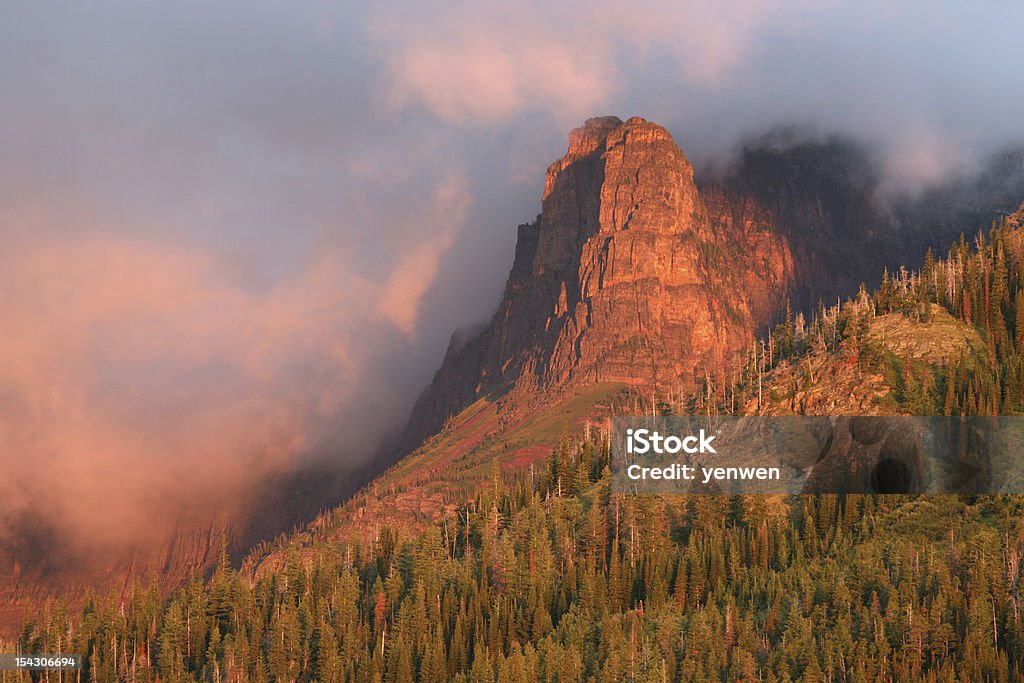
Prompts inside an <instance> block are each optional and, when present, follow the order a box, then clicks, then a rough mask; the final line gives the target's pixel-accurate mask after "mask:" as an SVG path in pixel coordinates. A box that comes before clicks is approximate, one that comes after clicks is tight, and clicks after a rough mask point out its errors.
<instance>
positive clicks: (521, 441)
mask: <svg viewBox="0 0 1024 683" xmlns="http://www.w3.org/2000/svg"><path fill="white" fill-rule="evenodd" d="M624 392H625V388H624V387H623V386H622V385H618V384H598V385H593V386H588V387H584V388H582V389H579V390H578V391H576V392H574V393H572V394H571V395H569V396H567V397H565V398H564V399H563V400H561V401H559V402H557V403H555V404H554V405H551V406H548V407H547V408H544V409H542V410H538V411H536V412H533V413H531V414H529V415H526V416H525V417H524V418H523V419H521V420H520V421H518V422H516V423H514V424H511V425H506V424H504V423H503V421H502V406H501V403H500V402H496V401H493V400H490V399H488V398H482V399H480V400H479V401H477V402H476V403H474V404H473V405H471V406H469V407H468V408H466V409H465V410H463V411H462V412H461V413H459V414H458V415H456V416H455V417H453V418H452V419H451V420H449V421H448V423H447V424H446V425H445V427H444V429H443V430H442V431H441V432H440V433H438V434H437V435H435V436H433V437H431V438H430V439H428V440H427V441H426V442H425V443H424V444H423V445H422V446H420V447H419V448H418V449H416V450H415V451H413V452H412V453H410V454H409V455H408V456H406V457H405V458H403V459H402V460H400V461H399V462H398V463H396V464H395V465H393V466H392V467H391V468H390V469H388V470H387V471H386V472H384V473H383V474H382V475H380V476H379V477H378V478H377V479H375V480H374V481H373V482H372V483H370V484H369V485H368V486H367V487H366V488H365V489H363V490H362V491H361V492H360V493H359V494H357V495H356V496H355V497H353V498H352V500H350V501H348V502H347V503H345V504H344V505H342V506H340V507H338V508H336V509H334V510H332V511H330V512H327V513H325V514H324V515H321V516H320V517H319V518H318V519H317V520H316V521H314V522H313V523H312V524H310V525H309V526H308V527H307V528H306V529H305V530H303V531H302V532H300V533H298V534H295V535H293V536H291V537H289V538H287V539H282V540H281V541H279V542H278V543H276V544H274V545H273V546H271V547H270V548H264V549H259V550H257V551H255V552H254V553H253V554H252V555H251V556H250V558H249V559H248V560H247V562H246V564H247V566H249V567H252V568H253V570H254V571H255V573H256V574H258V575H263V574H264V573H266V572H269V571H274V570H275V569H277V568H279V567H281V566H282V563H283V561H284V553H283V552H282V551H283V550H284V549H286V548H289V547H290V548H297V549H299V551H300V552H304V551H305V549H306V548H308V547H309V546H310V545H312V544H314V543H318V542H322V541H341V540H361V541H362V542H364V543H369V542H371V541H372V540H373V539H375V538H376V537H377V534H378V531H379V529H380V528H381V527H382V526H383V525H388V526H391V527H393V528H397V529H404V530H408V531H416V530H419V529H421V528H422V527H424V526H425V525H428V524H432V523H437V522H440V521H441V520H442V518H444V517H445V516H448V515H451V514H454V510H455V508H456V507H458V506H459V505H464V504H465V502H466V501H467V500H470V499H471V498H472V497H473V496H474V495H475V494H476V493H477V492H479V491H480V490H481V488H482V487H483V486H485V485H486V484H487V482H488V481H489V480H490V473H491V463H492V461H494V460H497V461H498V463H499V464H500V465H501V467H502V468H503V469H504V470H506V471H513V470H523V469H525V468H528V467H530V465H532V464H533V463H537V462H542V461H544V459H545V458H547V456H549V455H550V454H551V451H552V449H554V448H555V447H556V446H557V445H558V442H559V441H560V439H561V438H562V435H563V434H564V433H566V431H570V432H577V431H579V430H581V429H582V428H584V426H585V425H586V424H587V423H588V422H592V421H600V420H603V419H604V418H605V417H607V415H608V411H609V409H610V406H611V405H613V404H614V403H615V402H616V401H617V400H618V399H620V398H621V397H622V396H623V395H624Z"/></svg>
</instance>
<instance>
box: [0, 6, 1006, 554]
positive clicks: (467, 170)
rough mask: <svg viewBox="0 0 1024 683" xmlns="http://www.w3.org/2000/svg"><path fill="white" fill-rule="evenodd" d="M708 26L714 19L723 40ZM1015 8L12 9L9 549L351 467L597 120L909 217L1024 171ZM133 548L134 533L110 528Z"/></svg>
mask: <svg viewBox="0 0 1024 683" xmlns="http://www.w3.org/2000/svg"><path fill="white" fill-rule="evenodd" d="M726 5H728V6H726ZM1022 25H1024V6H1022V5H1021V4H1019V3H1013V2H1008V1H1006V2H998V1H993V2H979V3H970V4H965V3H944V2H927V3H926V2H903V3H895V2H877V1H872V0H868V1H863V2H829V1H827V0H826V1H824V2H809V1H804V0H797V1H795V2H772V1H769V0H750V1H746V2H742V1H741V2H735V3H721V2H705V1H698V2H679V1H678V0H638V1H637V2H633V3H621V2H616V3H612V2H606V1H605V0H590V1H589V2H586V3H578V2H570V3H546V2H539V1H538V0H519V1H517V2H504V3H491V2H479V1H476V2H471V1H458V0H439V1H438V2H431V3H413V2H395V1H389V0H382V1H376V2H325V1H322V0H309V1H299V2H296V1H294V0H290V1H287V2H285V1H284V0H281V1H271V0H247V1H246V2H241V1H238V0H229V1H226V2H218V3H210V2H205V1H203V2H199V1H170V2H157V1H155V0H136V1H132V2H127V1H124V2H111V1H108V0H97V1H96V2H90V3H80V2H49V1H46V0H43V1H41V2H6V3H3V4H2V6H0V84H2V86H3V87H2V88H0V150H2V154H0V321H2V324H0V359H2V360H0V470H2V471H3V472H4V474H5V475H6V477H5V478H3V479H0V538H2V537H3V535H4V534H5V533H11V531H12V529H15V528H17V527H18V525H19V524H21V523H22V522H23V520H24V518H25V516H26V515H43V516H45V517H47V519H49V520H50V521H51V523H54V524H59V525H60V526H62V527H63V528H66V529H68V533H72V534H75V535H79V536H81V537H83V538H88V539H90V541H93V540H95V541H102V542H108V543H110V544H118V543H123V542H128V541H134V540H138V539H139V538H141V537H143V536H146V535H148V534H150V533H151V530H152V528H153V525H158V524H161V523H163V522H165V521H166V520H167V519H169V518H170V517H171V516H172V515H171V514H170V513H169V511H173V510H174V509H175V507H176V506H177V507H181V506H185V505H190V504H194V501H195V500H196V499H197V498H204V497H206V498H208V497H209V496H210V495H213V494H215V493H216V492H217V491H221V490H224V489H225V488H232V489H244V488H245V487H246V486H249V485H252V484H254V483H257V482H258V481H259V480H261V479H262V478H264V477H266V476H268V475H270V474H273V473H276V472H282V471H289V470H290V469H292V468H294V467H296V466H297V465H299V464H301V463H303V462H307V461H309V460H310V459H312V458H320V459H327V460H336V461H338V462H339V463H347V462H352V461H356V460H359V459H361V458H365V457H368V456H369V454H372V453H373V452H374V449H375V447H376V445H377V443H378V442H379V440H380V438H381V437H382V436H383V435H384V434H386V433H388V432H389V430H395V429H397V428H399V427H400V426H401V424H402V422H403V421H404V419H405V418H406V416H407V413H408V411H409V409H410V407H411V405H412V402H413V401H414V400H415V398H416V396H417V394H418V393H419V391H420V390H421V389H422V387H423V386H424V385H425V384H426V383H427V382H428V381H429V380H430V377H431V375H432V374H433V372H434V371H435V370H436V368H437V367H438V365H439V364H440V360H441V357H442V355H443V352H444V349H445V346H446V344H447V342H448V339H449V336H450V335H451V333H452V332H453V331H454V330H455V329H457V328H459V327H464V326H467V325H470V324H473V323H477V322H479V321H482V320H484V319H486V318H487V317H488V316H489V315H490V313H491V311H492V310H493V309H494V307H495V305H496V304H497V300H498V297H499V296H500V292H501V288H502V286H503V284H504V279H505V276H506V274H507V271H508V268H509V267H510V265H511V260H512V255H513V247H514V240H515V228H516V225H517V224H519V223H523V222H528V221H531V220H532V219H533V218H534V217H535V215H536V214H537V213H538V211H539V208H540V205H539V199H540V193H541V190H542V187H543V178H544V171H545V169H546V167H547V165H548V164H549V163H551V162H552V161H553V160H555V159H556V158H558V157H559V156H560V155H561V154H562V153H563V152H564V149H565V145H566V135H567V133H568V131H569V130H570V129H571V128H573V127H574V126H577V125H580V124H581V123H582V121H583V120H585V119H586V118H588V117H590V116H595V115H604V114H616V115H619V116H621V117H623V118H626V117H628V116H632V115H641V116H644V117H645V118H648V119H650V120H654V121H656V122H659V123H661V124H663V125H665V126H666V127H667V128H668V129H669V130H670V131H671V132H672V133H673V135H674V136H675V138H676V140H677V142H679V143H680V145H681V146H682V147H683V149H684V150H685V152H686V153H687V154H688V155H689V156H690V158H691V159H692V160H694V161H695V162H697V164H698V168H699V167H700V164H701V163H707V162H711V161H714V160H721V159H726V158H728V156H729V155H730V154H731V153H733V152H734V151H735V149H736V145H737V143H738V141H740V140H742V139H743V138H744V137H745V136H749V135H754V134H757V133H758V132H761V131H763V130H766V129H768V128H771V127H772V126H775V125H779V124H795V125H800V126H808V127H811V128H813V129H815V130H818V131H822V132H838V133H842V134H845V135H849V136H852V137H854V138H857V139H859V140H863V141H864V142H865V143H867V144H870V145H872V146H873V147H874V148H876V149H877V150H879V155H880V157H879V158H880V160H881V161H880V163H881V164H882V177H883V183H884V186H885V187H886V188H888V190H890V191H894V192H903V191H909V192H913V191H916V190H918V189H921V188H923V187H926V186H927V185H928V184H929V183H934V182H937V181H940V180H942V179H943V178H945V177H947V176H948V175H950V174H952V173H960V172H967V171H969V170H970V169H972V168H973V167H975V166H976V165H977V164H978V163H979V162H980V160H982V159H984V157H985V156H986V155H987V154H988V153H990V152H991V151H993V150H995V149H997V148H999V147H1000V146H1001V145H1003V144H1006V143H1010V142H1019V141H1021V140H1022V139H1024V90H1022V89H1021V88H1020V87H1019V82H1020V74H1021V72H1022V70H1024V56H1022V55H1024V53H1022V51H1021V50H1020V46H1019V28H1020V26H1022ZM126 519H131V520H135V522H136V523H133V524H126V523H125V520H126Z"/></svg>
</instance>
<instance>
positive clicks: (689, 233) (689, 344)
mask: <svg viewBox="0 0 1024 683" xmlns="http://www.w3.org/2000/svg"><path fill="white" fill-rule="evenodd" d="M541 206H542V210H541V214H540V216H539V217H538V218H537V220H536V221H535V222H534V223H532V224H528V225H522V226H520V227H519V238H518V243H517V246H516V255H515V262H514V265H513V267H512V271H511V273H510V275H509V278H508V283H507V284H506V287H505V292H504V296H503V297H502V300H501V303H500V305H499V306H498V310H497V312H496V313H495V314H494V317H493V319H492V320H491V322H490V324H489V325H488V326H486V327H485V328H484V329H483V330H482V331H481V332H479V333H478V334H477V335H476V336H475V337H474V338H472V339H471V340H469V341H468V343H464V344H462V345H456V344H453V345H452V346H450V348H449V351H448V353H447V354H446V357H445V360H444V363H443V365H442V367H441V370H440V371H439V372H438V373H437V376H436V377H435V379H434V381H433V383H432V384H431V386H430V387H428V388H427V390H426V391H425V392H424V394H423V395H422V396H421V398H420V400H419V402H418V404H417V407H416V409H415V411H414V413H413V419H412V423H411V425H410V431H411V432H412V433H414V434H416V435H418V436H420V435H425V434H429V433H430V432H432V431H436V429H437V428H438V427H440V426H441V424H443V422H444V420H445V419H446V418H447V417H448V416H450V415H452V414H454V413H456V412H457V411H459V410H460V409H461V408H463V407H465V406H466V405H468V404H469V403H471V402H472V401H474V400H476V398H478V397H480V396H482V395H487V394H491V395H503V394H509V393H511V395H513V396H515V397H516V401H515V403H517V404H519V405H520V406H522V405H526V404H529V403H531V402H533V401H535V400H537V399H538V396H551V395H553V394H557V393H558V392H559V391H561V390H563V389H566V388H569V387H572V386H574V385H578V384H586V383H596V382H617V383H625V384H631V385H640V386H645V387H650V388H652V389H658V390H661V391H678V390H679V389H686V388H690V387H692V386H693V384H694V380H695V377H703V376H704V375H705V374H707V375H710V376H718V375H721V374H722V373H723V372H724V371H725V370H726V368H727V367H728V366H729V364H730V362H731V361H732V359H733V357H734V356H735V355H736V354H737V353H739V352H741V351H742V350H743V349H745V348H747V347H748V345H749V344H750V343H751V342H752V340H753V338H754V336H755V332H756V331H758V330H763V329H764V326H765V325H767V324H768V323H769V322H770V321H771V319H772V318H773V317H774V316H775V314H776V313H777V312H778V310H779V309H780V308H781V307H784V305H785V301H786V297H787V296H788V295H789V293H790V290H791V287H792V284H793V282H794V279H795V274H794V260H793V256H792V250H791V249H790V246H789V241H788V239H787V238H786V237H784V236H781V235H779V234H778V233H777V231H775V230H774V228H773V223H772V221H771V217H770V215H769V214H768V213H767V212H766V211H765V210H763V209H762V208H760V206H759V205H758V204H757V203H756V202H754V201H752V200H751V201H740V202H730V201H717V200H716V201H711V202H707V201H705V199H704V198H702V196H701V193H700V192H699V191H698V189H697V186H696V184H695V183H694V174H693V167H692V165H691V164H690V162H689V161H688V160H687V159H686V157H685V155H684V154H683V152H682V150H680V149H679V147H678V146H677V145H676V143H675V141H674V140H673V139H672V136H671V135H670V134H669V133H668V131H666V130H665V129H664V128H662V127H661V126H658V125H656V124H653V123H650V122H648V121H645V120H644V119H641V118H638V117H634V118H631V119H629V120H628V121H626V122H622V121H621V120H620V119H618V118H615V117H604V118H596V119H590V120H589V121H587V122H586V124H585V125H584V126H583V127H582V128H577V129H576V130H574V131H572V133H571V134H570V136H569V149H568V151H567V152H566V154H565V156H564V157H562V158H561V159H559V160H558V161H556V162H555V163H554V164H552V165H551V167H550V168H549V169H548V172H547V179H546V182H545V189H544V196H543V198H542V202H541Z"/></svg>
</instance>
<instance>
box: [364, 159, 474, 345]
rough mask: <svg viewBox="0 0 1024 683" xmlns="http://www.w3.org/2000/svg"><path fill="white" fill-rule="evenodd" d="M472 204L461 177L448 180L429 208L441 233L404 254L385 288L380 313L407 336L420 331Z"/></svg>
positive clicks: (429, 237)
mask: <svg viewBox="0 0 1024 683" xmlns="http://www.w3.org/2000/svg"><path fill="white" fill-rule="evenodd" d="M470 201H471V197H470V194H469V192H468V190H467V189H466V181H465V179H464V178H461V177H458V176H450V177H448V178H446V179H444V180H443V181H442V182H441V183H440V184H439V185H438V187H437V189H436V190H435V192H434V198H433V202H432V203H431V206H430V207H429V210H430V212H431V213H432V214H433V221H431V222H432V223H433V224H434V225H437V226H439V231H438V232H437V233H435V234H432V235H429V236H428V237H427V239H425V240H424V241H422V242H421V243H420V244H418V245H414V246H413V247H412V248H410V249H409V250H408V251H406V252H405V253H404V254H402V255H401V256H400V257H399V258H398V260H397V264H396V265H395V268H394V271H393V273H392V275H391V277H390V278H389V279H388V282H387V284H386V286H385V288H384V292H383V294H382V296H381V298H380V301H379V303H378V305H377V310H378V312H379V313H380V314H381V315H383V316H384V317H385V318H387V319H388V320H390V321H391V322H392V323H393V324H394V325H395V326H396V327H398V329H400V330H402V332H404V333H406V334H407V335H412V334H414V333H415V331H416V322H417V318H418V316H419V312H420V303H421V301H422V299H423V296H424V294H426V292H427V290H428V289H430V287H431V285H433V283H434V279H435V277H436V276H437V271H438V269H439V268H440V259H441V257H442V255H443V254H444V253H445V251H447V250H448V249H449V248H450V247H451V246H452V244H453V243H454V241H455V238H456V237H457V235H458V232H459V230H460V229H461V228H462V225H463V223H464V222H465V220H466V211H467V209H468V207H469V203H470Z"/></svg>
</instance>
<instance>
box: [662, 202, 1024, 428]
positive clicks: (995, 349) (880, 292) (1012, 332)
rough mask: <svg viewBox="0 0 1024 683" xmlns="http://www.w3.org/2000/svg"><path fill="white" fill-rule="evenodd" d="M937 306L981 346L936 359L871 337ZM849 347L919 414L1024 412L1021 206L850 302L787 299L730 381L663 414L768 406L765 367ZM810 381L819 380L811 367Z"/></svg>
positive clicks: (930, 314) (709, 384) (706, 387)
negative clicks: (899, 317) (805, 303)
mask: <svg viewBox="0 0 1024 683" xmlns="http://www.w3.org/2000/svg"><path fill="white" fill-rule="evenodd" d="M935 306H938V307H941V308H942V309H944V310H946V311H947V312H948V313H950V314H951V315H952V316H954V317H955V318H956V319H958V320H960V321H962V322H963V323H966V324H968V325H971V326H973V327H975V328H976V329H977V330H978V331H979V333H980V335H981V338H982V340H983V341H984V346H985V348H984V352H983V353H982V354H980V355H976V354H967V355H965V356H964V357H962V358H957V359H954V361H953V362H951V363H949V364H948V365H944V366H940V367H935V366H932V365H928V364H926V363H922V362H916V361H912V360H910V359H908V358H899V357H895V356H893V355H892V354H891V353H887V352H886V351H885V350H884V349H883V348H882V346H881V344H879V343H878V341H877V340H872V339H870V337H869V330H870V325H871V321H872V319H873V318H875V317H876V316H879V315H886V314H890V313H899V314H903V315H906V316H909V317H911V318H913V319H914V320H916V321H920V322H924V323H929V322H932V321H933V319H934V315H935V313H934V311H935ZM841 351H846V352H851V353H853V354H854V355H855V357H856V363H857V368H858V369H859V370H860V371H863V372H877V373H880V374H883V375H884V376H885V377H886V380H887V384H888V385H889V386H890V387H892V388H893V389H894V396H893V398H894V399H895V400H896V402H897V404H898V406H899V407H900V408H901V409H902V410H904V411H906V412H909V413H913V414H920V415H1009V414H1015V413H1019V412H1022V411H1024V210H1021V211H1018V212H1017V213H1015V214H1013V215H1011V216H1008V217H1006V218H1004V219H1003V220H1002V221H1000V222H999V223H998V224H996V225H994V226H993V227H992V229H991V230H990V232H989V233H988V234H987V235H986V234H984V233H979V234H978V235H976V236H975V237H974V239H973V240H972V241H970V242H968V241H967V239H966V238H965V237H963V236H961V238H960V240H959V242H957V243H956V244H954V245H953V246H952V248H951V249H950V250H949V253H948V255H947V256H946V258H945V259H943V260H941V261H937V260H936V259H935V257H934V255H933V253H932V251H931V250H930V249H929V250H928V253H927V255H926V258H925V263H924V265H923V266H922V268H921V269H920V270H918V271H910V270H908V269H906V268H900V269H899V270H898V271H897V272H896V273H894V274H890V273H889V272H888V271H886V272H885V273H884V275H883V277H882V283H881V285H880V286H879V288H878V289H877V290H876V291H874V292H873V293H870V292H868V291H867V290H866V289H865V288H864V287H863V286H862V287H861V290H860V292H859V294H858V295H857V296H856V297H854V298H852V299H850V300H848V301H846V302H836V303H835V304H834V305H831V306H827V305H825V304H824V303H823V302H820V301H819V302H818V305H817V307H816V309H815V311H814V312H813V315H812V316H811V318H810V322H807V320H806V319H805V317H804V315H803V313H796V314H795V315H794V313H793V311H792V309H791V308H790V307H789V306H787V308H786V313H785V319H784V320H783V321H782V322H781V323H779V324H778V325H777V326H775V327H774V328H773V329H771V330H770V331H769V332H768V334H767V335H766V337H765V338H764V339H760V340H758V341H756V342H755V343H754V344H753V345H752V347H751V348H750V350H749V352H748V353H747V354H746V359H745V362H743V363H741V364H740V365H739V367H738V368H737V369H736V370H735V371H734V372H733V373H732V374H731V375H730V376H729V377H728V378H726V381H724V382H723V381H715V380H713V379H712V378H711V377H707V378H705V381H704V384H703V386H701V387H700V388H699V389H698V390H697V391H696V392H694V393H693V395H692V396H690V397H688V398H687V399H685V401H684V402H683V404H682V405H676V404H675V403H672V402H669V403H666V404H665V405H663V408H664V410H665V411H666V412H671V411H675V410H680V409H682V410H684V411H686V412H690V413H697V414H700V413H704V412H712V413H720V414H721V413H725V414H728V413H733V412H736V411H738V410H741V409H742V408H743V407H744V406H745V405H747V404H749V403H751V402H753V403H754V404H755V405H756V406H762V405H763V404H764V403H765V402H766V401H767V400H768V399H767V397H764V396H763V395H762V393H763V390H764V387H763V384H764V381H765V377H766V375H767V373H769V372H770V371H771V370H772V369H774V368H776V367H779V366H780V365H781V364H783V363H789V364H790V365H793V366H797V365H799V364H800V363H801V362H802V359H805V358H806V357H807V356H808V355H810V354H814V353H820V354H828V353H837V352H841ZM803 380H804V382H805V383H813V382H814V377H813V375H812V374H809V373H807V374H806V376H805V377H804V378H803Z"/></svg>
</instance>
